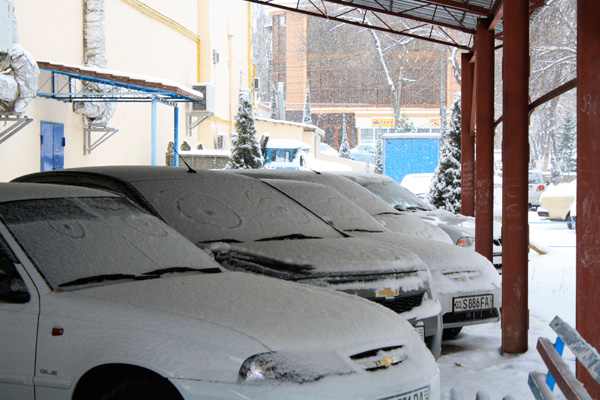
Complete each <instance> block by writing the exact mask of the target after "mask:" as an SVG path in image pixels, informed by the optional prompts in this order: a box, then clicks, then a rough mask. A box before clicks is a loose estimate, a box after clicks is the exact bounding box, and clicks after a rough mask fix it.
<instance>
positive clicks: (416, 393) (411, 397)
mask: <svg viewBox="0 0 600 400" xmlns="http://www.w3.org/2000/svg"><path fill="white" fill-rule="evenodd" d="M390 399H392V400H428V399H429V387H424V388H421V389H417V390H413V391H412V392H409V393H402V394H401V395H398V396H393V397H390Z"/></svg>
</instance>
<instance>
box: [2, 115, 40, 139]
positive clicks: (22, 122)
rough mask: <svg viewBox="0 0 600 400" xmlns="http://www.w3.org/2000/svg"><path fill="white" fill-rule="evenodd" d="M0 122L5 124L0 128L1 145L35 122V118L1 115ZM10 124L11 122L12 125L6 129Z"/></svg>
mask: <svg viewBox="0 0 600 400" xmlns="http://www.w3.org/2000/svg"><path fill="white" fill-rule="evenodd" d="M0 121H1V122H4V125H3V126H2V128H0V144H2V143H3V142H4V141H5V140H7V139H8V138H10V137H11V136H12V135H14V134H15V133H17V132H19V131H20V130H21V129H23V128H24V127H25V126H27V125H28V124H29V123H30V122H31V121H33V118H30V117H28V116H27V115H19V114H0ZM8 122H11V123H12V124H11V125H10V126H9V127H7V128H5V126H6V125H7V123H8Z"/></svg>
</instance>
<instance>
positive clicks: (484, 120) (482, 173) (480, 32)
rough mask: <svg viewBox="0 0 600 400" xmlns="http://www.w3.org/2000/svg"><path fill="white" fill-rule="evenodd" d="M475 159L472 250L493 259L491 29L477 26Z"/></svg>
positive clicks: (492, 76)
mask: <svg viewBox="0 0 600 400" xmlns="http://www.w3.org/2000/svg"><path fill="white" fill-rule="evenodd" d="M475 79H476V83H475V87H476V90H477V93H476V96H477V105H476V108H477V109H476V113H477V115H476V122H477V130H476V132H477V133H476V139H475V140H476V142H475V144H476V145H475V147H476V150H475V151H476V158H477V161H476V163H475V174H476V175H475V182H476V184H475V190H476V199H475V217H476V218H475V250H476V251H477V252H478V253H479V254H481V255H483V256H485V257H486V258H487V259H489V260H490V261H492V255H493V249H492V245H493V225H492V220H493V211H494V196H493V194H494V32H493V31H490V30H489V29H488V25H487V24H486V23H485V22H481V21H480V22H479V23H478V25H477V61H476V62H475Z"/></svg>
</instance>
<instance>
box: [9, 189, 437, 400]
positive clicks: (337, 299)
mask: <svg viewBox="0 0 600 400" xmlns="http://www.w3.org/2000/svg"><path fill="white" fill-rule="evenodd" d="M340 310H343V312H340ZM0 320H1V321H2V329H1V330H0V335H1V336H0V339H1V340H2V346H0V393H1V394H2V398H3V399H19V400H33V399H34V398H36V399H47V398H52V399H65V400H66V399H69V400H84V399H86V400H100V399H103V400H117V399H147V400H159V399H160V400H181V399H200V398H219V399H258V398H260V399H282V398H285V399H290V398H292V399H307V398H310V399H313V398H320V399H332V398H340V399H346V398H350V399H364V398H370V399H381V398H413V397H414V396H417V398H428V397H427V396H429V398H435V399H439V397H440V396H439V372H438V368H437V366H436V364H435V361H434V359H433V357H432V356H431V354H430V353H429V351H427V349H426V347H425V346H424V345H423V343H422V342H421V341H420V339H419V337H418V335H417V334H416V333H415V332H414V330H413V329H412V327H411V326H410V325H409V324H408V323H406V321H405V320H403V319H402V318H400V317H398V316H397V315H396V314H395V313H393V312H390V311H389V310H386V309H384V308H383V307H379V306H377V305H375V304H373V303H371V302H368V301H365V300H363V299H359V298H358V297H356V296H348V295H344V294H342V293H336V292H333V291H329V290H323V289H319V288H311V289H310V290H307V287H306V286H302V285H297V284H293V283H290V282H285V281H281V280H276V279H271V278H266V277H261V276H256V275H251V274H245V273H238V272H229V271H227V270H223V269H222V268H221V267H220V266H219V265H218V264H217V263H215V262H214V261H213V260H212V259H211V258H210V257H209V255H208V254H206V253H205V252H204V251H202V250H200V249H198V248H197V247H195V246H194V245H193V244H192V243H190V242H189V241H188V240H186V239H184V238H183V237H182V236H181V235H179V234H178V233H177V232H175V231H174V230H173V229H171V228H170V227H169V226H167V225H166V224H165V223H163V222H162V221H160V220H159V219H158V218H156V217H154V216H152V215H150V214H149V213H147V212H145V211H143V210H142V209H140V208H139V207H137V206H136V205H134V204H133V203H131V202H129V201H128V200H126V199H124V198H122V197H120V196H116V195H113V194H110V193H107V192H102V191H96V190H92V189H86V188H74V187H65V186H55V185H41V184H25V183H19V184H16V183H9V184H7V183H0ZM381 327H385V328H386V329H381ZM324 359H325V360H327V362H323V360H324Z"/></svg>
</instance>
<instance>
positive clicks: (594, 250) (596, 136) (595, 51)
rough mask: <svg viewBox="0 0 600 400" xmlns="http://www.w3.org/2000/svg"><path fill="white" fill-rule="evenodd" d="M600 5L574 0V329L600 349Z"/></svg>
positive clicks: (593, 390)
mask: <svg viewBox="0 0 600 400" xmlns="http://www.w3.org/2000/svg"><path fill="white" fill-rule="evenodd" d="M599 25H600V7H598V2H597V1H595V0H578V1H577V87H578V90H577V284H576V306H577V313H576V317H577V326H576V328H577V331H578V332H579V333H580V334H581V336H582V337H583V339H585V340H586V341H587V342H588V343H589V344H590V345H592V346H593V347H595V348H596V349H600V313H599V312H598V310H600V295H599V294H598V288H600V245H599V243H600V205H599V204H598V202H599V201H600V151H598V149H599V148H600V74H599V73H598V71H600V29H598V26H599ZM577 379H579V380H580V381H581V382H583V384H584V386H585V388H586V390H587V391H588V393H589V394H590V396H592V398H594V399H600V385H598V383H596V382H594V380H593V379H592V378H591V377H590V376H589V374H588V372H587V371H586V370H585V368H584V367H582V366H581V365H579V364H578V365H577Z"/></svg>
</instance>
